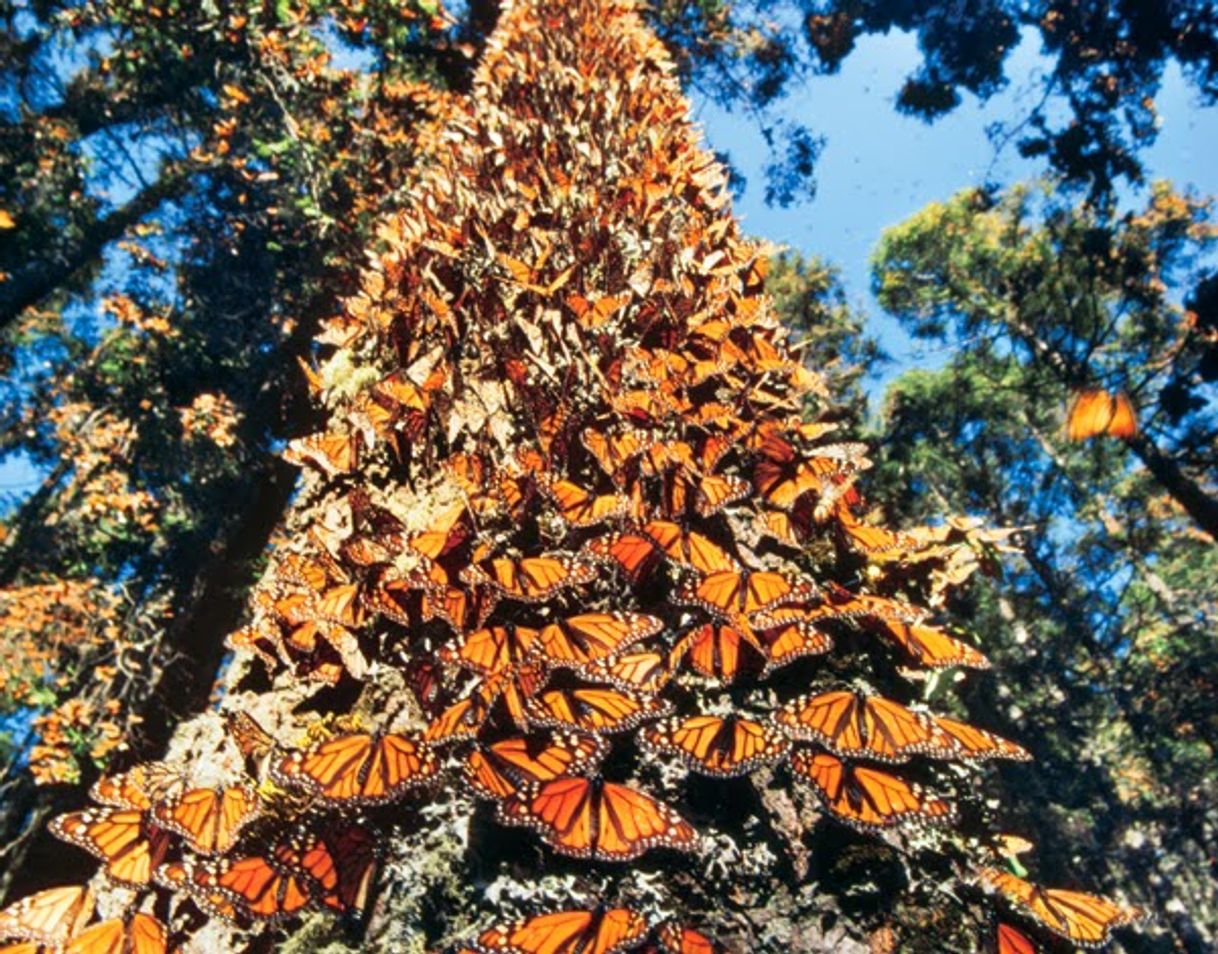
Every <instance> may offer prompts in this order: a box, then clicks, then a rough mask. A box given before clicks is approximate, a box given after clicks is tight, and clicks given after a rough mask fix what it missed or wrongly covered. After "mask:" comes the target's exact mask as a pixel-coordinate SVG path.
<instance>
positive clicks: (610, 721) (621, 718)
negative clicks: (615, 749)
mask: <svg viewBox="0 0 1218 954" xmlns="http://www.w3.org/2000/svg"><path fill="white" fill-rule="evenodd" d="M671 711H672V705H671V704H670V703H669V702H667V701H665V700H663V699H658V698H656V697H654V696H650V695H646V694H644V693H640V692H627V691H625V690H622V689H603V688H587V689H550V690H547V691H545V692H542V693H540V694H538V695H537V696H536V697H535V698H533V699H530V700H529V703H528V705H527V706H526V709H525V712H526V715H527V717H528V721H529V724H530V725H536V726H543V727H544V726H548V727H550V728H557V729H578V730H580V731H581V732H590V733H592V734H594V735H603V734H611V733H616V732H628V731H630V730H631V729H633V728H634V727H635V726H637V725H641V724H642V723H644V722H651V721H654V720H655V719H659V718H662V717H663V716H666V715H668V714H669V713H670V712H671Z"/></svg>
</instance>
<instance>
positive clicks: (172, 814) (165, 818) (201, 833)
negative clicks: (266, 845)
mask: <svg viewBox="0 0 1218 954" xmlns="http://www.w3.org/2000/svg"><path fill="white" fill-rule="evenodd" d="M261 814H262V800H261V799H260V798H259V797H258V795H257V793H256V792H255V791H254V790H253V788H251V787H250V786H248V785H232V786H229V787H227V788H192V789H188V790H185V791H181V792H179V793H177V794H176V795H174V796H173V797H172V798H168V799H161V800H159V801H158V802H157V803H156V805H155V806H154V808H153V812H152V815H153V817H154V818H155V819H156V821H157V824H158V825H160V826H161V827H163V828H167V829H168V830H169V831H172V832H174V833H175V834H178V835H181V836H182V837H183V838H185V839H186V843H187V844H188V845H189V846H190V848H191V849H192V850H194V851H197V852H199V853H200V854H204V855H215V854H224V853H225V852H226V851H228V850H229V849H230V848H231V847H232V846H233V845H234V843H235V842H236V841H237V838H238V837H239V836H240V834H241V832H242V831H243V830H244V829H245V827H246V826H247V825H249V824H250V822H252V821H254V820H255V819H256V818H258V817H259V816H260V815H261Z"/></svg>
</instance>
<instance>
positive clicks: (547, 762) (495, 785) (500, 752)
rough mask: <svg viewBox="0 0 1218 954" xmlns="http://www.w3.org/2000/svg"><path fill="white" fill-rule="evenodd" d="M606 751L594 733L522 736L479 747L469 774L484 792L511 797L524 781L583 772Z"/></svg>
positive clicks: (471, 757)
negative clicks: (535, 738) (543, 737)
mask: <svg viewBox="0 0 1218 954" xmlns="http://www.w3.org/2000/svg"><path fill="white" fill-rule="evenodd" d="M605 751H606V746H605V744H604V743H603V742H601V741H600V740H599V739H597V738H596V737H595V736H590V735H578V734H575V733H568V734H565V735H559V736H556V737H554V738H553V739H551V740H549V741H548V742H546V741H543V742H541V743H535V742H533V741H531V740H530V739H528V738H525V737H523V736H520V737H515V738H509V739H504V740H502V741H500V742H496V743H494V744H493V745H490V746H488V747H487V748H485V749H475V750H474V751H473V752H471V753H470V754H469V756H468V757H467V759H466V764H465V768H466V776H467V777H468V778H469V780H470V782H471V783H472V784H473V786H474V787H475V788H476V789H478V790H479V791H480V792H482V793H483V794H484V795H487V796H489V797H491V798H507V797H508V796H509V795H513V794H515V792H516V790H517V788H518V787H519V786H520V784H522V783H527V782H548V781H550V780H551V779H555V778H558V777H559V776H560V775H574V774H577V773H579V772H582V771H584V770H585V769H587V768H588V767H589V766H592V765H594V764H596V763H597V762H598V761H600V759H601V758H602V757H603V756H604V754H605Z"/></svg>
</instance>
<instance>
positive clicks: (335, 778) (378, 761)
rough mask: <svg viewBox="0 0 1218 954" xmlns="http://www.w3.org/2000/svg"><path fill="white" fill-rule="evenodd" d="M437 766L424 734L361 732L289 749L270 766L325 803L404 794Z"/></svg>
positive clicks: (278, 777) (279, 777) (372, 801)
mask: <svg viewBox="0 0 1218 954" xmlns="http://www.w3.org/2000/svg"><path fill="white" fill-rule="evenodd" d="M438 770H439V763H438V762H437V761H436V757H435V754H434V753H433V752H432V751H431V749H430V748H429V747H428V746H427V745H426V744H425V743H423V742H422V741H420V740H419V739H415V738H412V737H410V736H406V735H398V734H384V733H375V734H369V733H366V732H357V733H353V734H351V735H343V736H339V737H338V738H336V739H330V740H328V741H326V742H322V743H320V744H319V745H316V746H314V747H313V748H311V749H309V750H307V751H305V752H291V753H289V754H288V755H287V757H286V758H284V759H283V760H282V761H280V762H279V763H277V764H276V765H274V766H273V767H272V768H271V777H272V778H273V779H274V781H275V782H276V783H277V784H280V785H283V786H285V787H288V788H302V789H304V790H306V791H308V792H309V793H310V794H312V795H313V796H314V797H315V798H318V799H321V800H323V801H326V802H332V803H338V804H365V805H379V804H384V803H386V802H392V801H394V800H396V799H398V798H400V797H401V796H402V795H404V794H405V793H406V792H408V791H409V790H410V789H412V788H415V787H416V786H418V785H420V784H422V783H423V782H425V781H427V780H428V779H430V778H431V777H432V776H433V775H435V774H436V772H437V771H438Z"/></svg>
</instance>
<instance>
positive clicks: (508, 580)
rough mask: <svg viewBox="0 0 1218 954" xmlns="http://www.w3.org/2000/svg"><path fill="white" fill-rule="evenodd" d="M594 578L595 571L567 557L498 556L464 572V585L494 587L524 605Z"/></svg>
mask: <svg viewBox="0 0 1218 954" xmlns="http://www.w3.org/2000/svg"><path fill="white" fill-rule="evenodd" d="M595 578H596V571H595V570H594V569H593V568H592V566H591V565H590V564H588V563H584V562H582V561H581V560H579V559H577V558H575V557H572V556H570V555H568V554H558V555H555V554H546V555H544V556H537V557H523V558H521V559H515V558H513V557H495V558H493V559H489V560H483V561H482V562H481V563H472V564H470V565H469V566H467V567H466V568H465V569H464V570H462V571H461V579H462V581H463V582H465V583H470V584H486V585H488V586H492V587H494V588H495V589H496V590H498V591H499V593H500V594H501V595H502V596H504V597H507V598H508V599H511V600H517V601H519V602H523V603H538V602H542V601H544V600H548V599H549V598H550V597H551V596H553V595H554V594H555V593H557V592H558V591H560V590H563V589H566V588H567V587H572V586H582V585H583V584H585V583H590V582H591V581H592V580H593V579H595Z"/></svg>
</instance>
